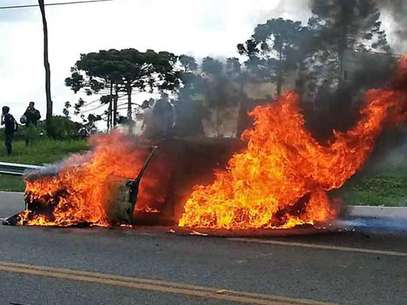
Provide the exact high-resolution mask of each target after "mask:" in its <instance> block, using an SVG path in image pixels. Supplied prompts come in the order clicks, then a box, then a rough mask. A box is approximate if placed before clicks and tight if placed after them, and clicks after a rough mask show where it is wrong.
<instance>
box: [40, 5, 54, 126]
mask: <svg viewBox="0 0 407 305" xmlns="http://www.w3.org/2000/svg"><path fill="white" fill-rule="evenodd" d="M38 5H39V7H40V11H41V17H42V28H43V34H44V51H43V52H44V69H45V95H46V99H47V112H46V129H47V132H48V133H50V129H51V119H52V111H53V109H52V106H53V105H52V99H51V68H50V64H49V59H48V24H47V17H46V14H45V5H44V0H38Z"/></svg>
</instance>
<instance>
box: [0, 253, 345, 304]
mask: <svg viewBox="0 0 407 305" xmlns="http://www.w3.org/2000/svg"><path fill="white" fill-rule="evenodd" d="M0 271H3V272H11V273H19V274H29V275H34V276H43V277H50V278H58V279H63V280H70V281H81V282H88V283H96V284H103V285H111V286H118V287H124V288H130V289H137V290H147V291H154V292H161V293H169V294H178V295H183V296H190V297H198V298H204V299H217V300H224V301H231V302H236V303H243V304H256V305H338V304H334V303H326V302H319V301H313V300H308V299H294V298H287V297H280V296H274V295H267V294H259V293H249V292H242V291H234V290H227V289H220V288H212V287H204V286H195V285H188V284H182V283H175V282H169V281H161V280H152V279H143V278H134V277H126V276H119V275H112V274H104V273H96V272H88V271H80V270H72V269H65V268H53V267H45V266H35V265H27V264H19V263H12V262H3V261H0Z"/></svg>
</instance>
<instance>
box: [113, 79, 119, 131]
mask: <svg viewBox="0 0 407 305" xmlns="http://www.w3.org/2000/svg"><path fill="white" fill-rule="evenodd" d="M114 91H115V93H114V98H113V128H114V127H116V125H117V102H118V100H119V86H118V85H117V84H116V85H115V88H114Z"/></svg>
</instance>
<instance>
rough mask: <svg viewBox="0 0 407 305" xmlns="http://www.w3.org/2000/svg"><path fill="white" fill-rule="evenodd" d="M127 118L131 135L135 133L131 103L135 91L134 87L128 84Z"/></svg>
mask: <svg viewBox="0 0 407 305" xmlns="http://www.w3.org/2000/svg"><path fill="white" fill-rule="evenodd" d="M126 90H127V120H128V126H129V135H131V134H133V127H134V124H133V111H132V108H131V107H132V104H131V94H132V92H133V87H132V86H131V85H128V86H127V88H126Z"/></svg>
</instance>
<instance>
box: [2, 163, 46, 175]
mask: <svg viewBox="0 0 407 305" xmlns="http://www.w3.org/2000/svg"><path fill="white" fill-rule="evenodd" d="M40 168H42V166H37V165H28V164H18V163H6V162H0V174H5V175H14V176H23V175H24V173H25V172H27V171H29V170H33V169H40Z"/></svg>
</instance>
